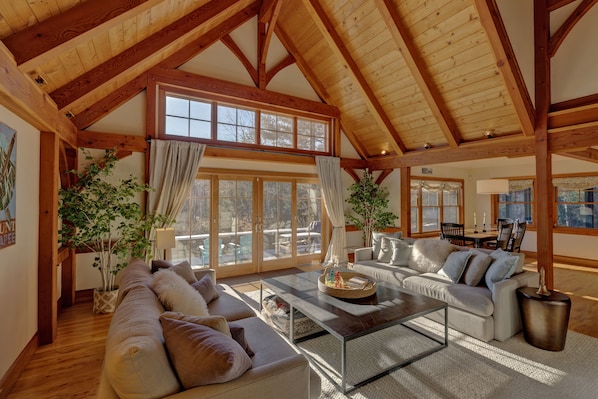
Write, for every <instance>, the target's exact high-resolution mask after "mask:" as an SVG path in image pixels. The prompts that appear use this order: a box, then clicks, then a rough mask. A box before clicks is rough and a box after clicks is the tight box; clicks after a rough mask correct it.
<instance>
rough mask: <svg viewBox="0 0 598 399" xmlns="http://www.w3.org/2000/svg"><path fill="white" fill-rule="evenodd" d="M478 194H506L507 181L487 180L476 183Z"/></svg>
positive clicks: (507, 188)
mask: <svg viewBox="0 0 598 399" xmlns="http://www.w3.org/2000/svg"><path fill="white" fill-rule="evenodd" d="M476 192H477V193H478V194H508V193H509V179H488V180H478V181H477V182H476Z"/></svg>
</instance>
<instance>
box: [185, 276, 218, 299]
mask: <svg viewBox="0 0 598 399" xmlns="http://www.w3.org/2000/svg"><path fill="white" fill-rule="evenodd" d="M191 286H192V287H193V288H195V289H196V290H197V291H198V292H199V293H200V294H201V296H202V297H203V299H205V301H206V303H208V304H209V303H210V302H212V301H213V300H214V299H218V298H219V297H220V294H219V293H218V290H217V289H216V285H215V284H214V281H212V278H211V277H210V276H208V275H205V276H203V277H202V278H200V279H199V281H196V282H194V283H193V284H191Z"/></svg>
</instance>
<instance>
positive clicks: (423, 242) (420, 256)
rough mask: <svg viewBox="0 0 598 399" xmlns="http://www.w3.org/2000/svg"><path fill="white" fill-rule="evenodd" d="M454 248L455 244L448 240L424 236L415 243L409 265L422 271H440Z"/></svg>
mask: <svg viewBox="0 0 598 399" xmlns="http://www.w3.org/2000/svg"><path fill="white" fill-rule="evenodd" d="M454 250H455V247H454V246H453V244H451V243H450V242H448V241H446V240H439V239H436V238H422V239H420V240H417V241H415V243H414V244H413V248H412V249H411V257H410V258H409V267H410V268H412V269H413V270H417V271H418V272H420V273H438V270H440V269H441V268H442V266H443V265H444V262H445V261H446V258H447V257H448V256H449V254H450V253H451V252H453V251H454Z"/></svg>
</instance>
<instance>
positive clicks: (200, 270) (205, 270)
mask: <svg viewBox="0 0 598 399" xmlns="http://www.w3.org/2000/svg"><path fill="white" fill-rule="evenodd" d="M193 274H195V278H196V279H198V280H201V278H202V277H203V276H205V275H206V274H207V275H208V276H210V278H211V279H212V281H213V282H214V284H216V270H214V269H209V268H206V267H201V268H199V267H198V268H193Z"/></svg>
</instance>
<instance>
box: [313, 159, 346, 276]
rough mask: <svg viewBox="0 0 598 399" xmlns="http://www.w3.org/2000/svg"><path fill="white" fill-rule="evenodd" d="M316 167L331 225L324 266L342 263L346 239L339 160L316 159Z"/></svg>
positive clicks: (344, 258)
mask: <svg viewBox="0 0 598 399" xmlns="http://www.w3.org/2000/svg"><path fill="white" fill-rule="evenodd" d="M316 167H317V169H318V176H319V177H320V185H321V187H322V197H323V198H324V206H325V207H326V212H328V218H329V219H330V222H331V223H332V237H331V238H330V244H329V245H328V250H327V251H326V257H325V258H324V264H325V265H328V264H335V263H342V262H346V261H347V260H348V258H347V238H346V236H345V210H344V203H343V187H342V182H341V160H340V158H334V157H323V156H318V157H316Z"/></svg>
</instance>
